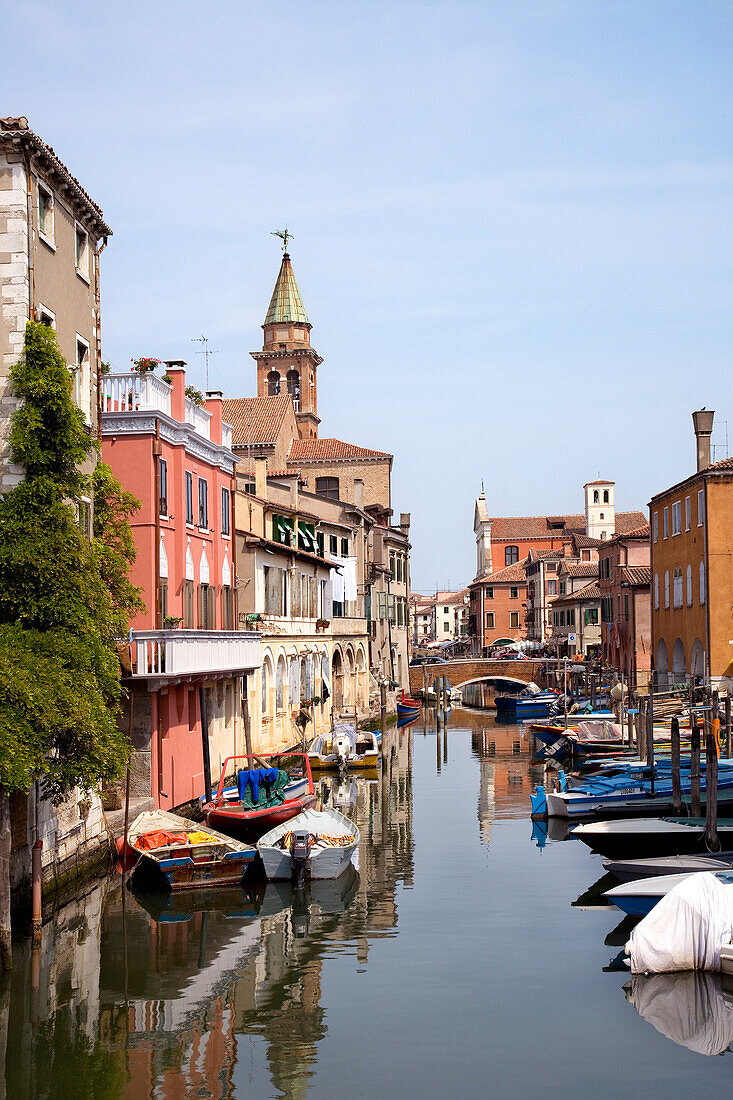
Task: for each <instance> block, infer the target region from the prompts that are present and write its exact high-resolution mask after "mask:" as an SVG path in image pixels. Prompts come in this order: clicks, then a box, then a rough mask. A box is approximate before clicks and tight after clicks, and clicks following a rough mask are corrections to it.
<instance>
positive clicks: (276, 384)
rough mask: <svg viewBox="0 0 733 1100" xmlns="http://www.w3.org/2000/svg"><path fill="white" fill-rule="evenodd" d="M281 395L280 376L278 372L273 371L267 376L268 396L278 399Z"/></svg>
mask: <svg viewBox="0 0 733 1100" xmlns="http://www.w3.org/2000/svg"><path fill="white" fill-rule="evenodd" d="M279 393H280V375H279V374H278V373H277V371H276V370H271V371H270V373H269V374H268V376H267V395H268V397H276V396H277V394H279Z"/></svg>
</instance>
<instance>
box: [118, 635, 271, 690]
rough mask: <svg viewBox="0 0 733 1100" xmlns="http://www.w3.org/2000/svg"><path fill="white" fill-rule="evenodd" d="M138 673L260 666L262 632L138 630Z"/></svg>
mask: <svg viewBox="0 0 733 1100" xmlns="http://www.w3.org/2000/svg"><path fill="white" fill-rule="evenodd" d="M131 664H132V668H131V674H132V675H133V676H135V677H148V676H155V677H166V678H168V679H170V678H173V677H177V676H195V675H197V674H202V673H203V674H208V675H216V674H219V675H221V674H225V673H232V674H235V673H238V672H246V671H247V670H248V669H253V668H259V665H260V635H259V633H258V632H257V631H253V630H135V631H133V633H132V661H131Z"/></svg>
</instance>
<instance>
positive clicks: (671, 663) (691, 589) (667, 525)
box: [649, 409, 733, 689]
mask: <svg viewBox="0 0 733 1100" xmlns="http://www.w3.org/2000/svg"><path fill="white" fill-rule="evenodd" d="M713 415H714V414H713V413H712V411H710V410H705V409H702V410H700V411H699V412H695V413H693V414H692V417H693V422H694V425H695V436H696V439H697V471H696V473H694V474H692V475H691V476H690V477H688V478H686V479H685V480H684V481H681V482H678V484H676V485H673V486H672V487H671V488H669V489H665V490H664V492H662V493H658V494H657V495H656V496H654V497H652V500H651V503H650V505H649V509H650V524H651V573H652V653H653V655H654V671H655V673H656V677H657V682H658V683H659V684H660V685H662V686H665V685H668V684H676V683H683V682H686V681H687V680H688V679H696V678H698V677H700V678H703V679H704V680H710V681H712V683H713V685H714V686H719V685H721V684H722V685H723V686H725V687H728V689H730V688H731V687H733V613H732V611H731V609H732V608H733V524H732V523H731V521H732V520H733V459H732V458H727V459H724V460H723V461H722V462H715V463H713V464H711V463H710V436H711V434H712V427H713Z"/></svg>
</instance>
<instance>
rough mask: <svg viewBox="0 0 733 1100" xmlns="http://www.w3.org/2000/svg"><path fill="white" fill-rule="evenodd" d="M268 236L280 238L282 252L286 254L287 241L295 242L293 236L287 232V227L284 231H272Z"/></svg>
mask: <svg viewBox="0 0 733 1100" xmlns="http://www.w3.org/2000/svg"><path fill="white" fill-rule="evenodd" d="M270 236H271V237H279V238H280V240H281V241H282V242H283V252H287V250H288V241H293V240H295V238H294V237H293V234H292V233H290V232H289V231H288V227H287V225H286V226H285V228H284V229H273V231H272V233H270Z"/></svg>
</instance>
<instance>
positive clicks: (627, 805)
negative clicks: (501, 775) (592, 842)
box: [547, 761, 733, 819]
mask: <svg viewBox="0 0 733 1100" xmlns="http://www.w3.org/2000/svg"><path fill="white" fill-rule="evenodd" d="M643 772H644V769H640V770H637V771H629V772H622V773H621V774H620V775H618V776H616V777H612V778H608V779H606V778H602V777H601V778H597V777H592V778H591V779H589V780H588V781H587V782H584V783H581V784H579V785H578V786H575V787H573V788H572V790H566V791H554V792H550V791H548V792H547V813H548V816H550V817H567V818H571V819H582V818H587V817H594V818H597V817H628V816H630V815H631V814H649V813H658V814H669V813H674V796H673V791H672V777H671V771H668V770H667V769H666V768H665V769H664V770H663V771H662V772H660V773H655V775H654V778H653V779H652V777H651V775H647V776H645V775H644V774H643ZM680 786H681V791H682V798H683V800H684V801H685V802H686V803H687V802H689V799H690V794H691V778H690V771H689V770H683V771H682V773H681V782H680ZM717 796H718V805H723V806H727V805H733V769H731V767H730V764H729V763H728V762H727V761H726V763H725V767H723V763H722V761H721V766H720V771H719V772H718V783H717ZM705 799H706V775H705V770H704V769H702V770H701V775H700V800H701V802H702V803H703V804H704V803H705Z"/></svg>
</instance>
